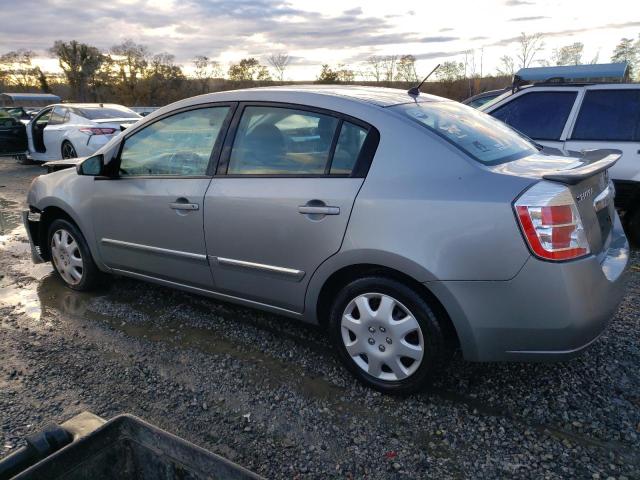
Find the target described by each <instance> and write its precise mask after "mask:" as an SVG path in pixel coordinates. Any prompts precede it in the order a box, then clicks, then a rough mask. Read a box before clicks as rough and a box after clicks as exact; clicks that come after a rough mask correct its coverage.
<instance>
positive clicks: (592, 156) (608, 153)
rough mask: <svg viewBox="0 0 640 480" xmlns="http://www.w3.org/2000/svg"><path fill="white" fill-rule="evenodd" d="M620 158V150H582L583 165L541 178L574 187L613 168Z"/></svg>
mask: <svg viewBox="0 0 640 480" xmlns="http://www.w3.org/2000/svg"><path fill="white" fill-rule="evenodd" d="M621 156H622V152H621V151H620V150H613V149H601V150H584V151H583V152H582V154H581V160H583V161H584V162H585V163H584V165H582V166H580V167H577V168H572V169H570V170H564V171H560V172H554V173H547V174H545V175H543V176H542V178H544V179H545V180H551V181H554V182H561V183H566V184H568V185H575V184H577V183H580V182H581V181H583V180H585V179H587V178H589V177H591V176H592V175H595V174H596V173H600V172H604V171H605V170H608V169H609V168H611V167H613V165H615V163H616V162H617V161H618V160H620V157H621Z"/></svg>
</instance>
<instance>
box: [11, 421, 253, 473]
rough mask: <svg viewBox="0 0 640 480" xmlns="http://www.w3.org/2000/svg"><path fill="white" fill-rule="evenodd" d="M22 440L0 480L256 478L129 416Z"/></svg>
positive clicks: (84, 423)
mask: <svg viewBox="0 0 640 480" xmlns="http://www.w3.org/2000/svg"><path fill="white" fill-rule="evenodd" d="M26 440H27V443H28V446H27V447H23V448H21V449H20V450H18V451H17V452H15V453H13V454H11V455H9V456H8V457H6V458H5V459H3V460H1V461H0V480H8V479H10V478H13V479H14V480H27V479H29V480H36V479H43V480H44V479H47V480H55V479H65V480H81V479H87V478H90V479H91V480H106V479H116V478H117V479H122V480H127V479H140V480H146V479H158V478H162V479H165V480H171V479H181V480H182V479H184V480H199V479H225V480H226V479H228V480H245V479H252V480H256V479H258V480H259V479H260V478H261V477H259V476H258V475H256V474H255V473H252V472H250V471H249V470H246V469H245V468H243V467H241V466H239V465H236V464H235V463H232V462H230V461H229V460H226V459H225V458H222V457H220V456H218V455H215V454H213V453H211V452H209V451H207V450H204V449H202V448H200V447H198V446H196V445H194V444H192V443H190V442H187V441H186V440H183V439H181V438H179V437H176V436H175V435H172V434H170V433H168V432H165V431H164V430H161V429H159V428H157V427H154V426H153V425H150V424H148V423H146V422H144V421H143V420H141V419H139V418H136V417H134V416H132V415H119V416H117V417H114V418H112V419H111V420H109V421H108V422H105V421H104V420H103V419H101V418H100V417H97V416H95V415H93V414H91V413H89V412H83V413H81V414H80V415H77V416H76V417H73V418H72V419H71V420H69V421H67V422H65V423H63V424H62V425H61V426H57V425H52V426H50V427H47V428H45V430H43V431H42V432H41V433H39V434H36V435H32V436H30V437H27V439H26ZM27 450H30V451H31V453H30V454H29V455H27V453H26V451H27ZM14 475H15V476H14Z"/></svg>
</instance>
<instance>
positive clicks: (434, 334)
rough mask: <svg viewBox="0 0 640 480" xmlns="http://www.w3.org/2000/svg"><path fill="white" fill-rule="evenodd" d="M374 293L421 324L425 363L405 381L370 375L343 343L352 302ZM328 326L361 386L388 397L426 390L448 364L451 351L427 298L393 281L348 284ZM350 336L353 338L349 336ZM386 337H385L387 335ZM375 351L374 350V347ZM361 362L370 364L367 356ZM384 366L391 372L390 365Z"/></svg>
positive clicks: (380, 278) (368, 279) (376, 279)
mask: <svg viewBox="0 0 640 480" xmlns="http://www.w3.org/2000/svg"><path fill="white" fill-rule="evenodd" d="M371 292H375V293H374V294H382V295H387V296H390V297H392V298H393V299H394V300H397V301H398V302H400V303H401V304H402V306H404V307H406V308H407V309H408V310H409V311H410V313H411V315H412V316H413V317H414V318H415V319H416V320H417V322H418V324H419V328H420V330H421V334H422V340H423V343H424V348H423V354H422V355H423V356H422V360H421V361H420V363H419V366H418V367H417V368H416V370H415V371H414V372H413V373H412V374H410V375H409V376H408V377H406V378H403V379H401V380H383V379H380V378H377V377H375V376H372V375H370V374H369V373H368V372H366V371H365V370H364V369H363V368H361V367H360V366H358V364H357V363H356V360H354V359H353V358H352V357H351V355H349V353H348V352H347V347H346V346H345V342H344V341H343V338H342V325H341V321H342V316H343V314H344V312H345V309H346V308H347V307H348V306H349V305H350V303H351V301H352V300H354V299H356V298H357V297H358V296H359V295H362V294H366V293H371ZM328 326H329V335H330V337H331V340H332V342H333V344H334V346H335V348H336V350H337V352H338V356H339V357H340V360H341V361H342V363H343V364H344V365H345V367H346V368H347V369H348V370H349V371H350V372H351V373H352V374H353V375H354V376H355V377H356V378H357V379H358V380H359V381H360V382H362V383H363V384H365V385H367V386H369V387H372V388H374V389H376V390H379V391H381V392H384V393H390V394H399V395H404V394H409V393H414V392H417V391H420V390H422V389H423V388H425V387H426V386H427V385H428V384H429V381H430V379H431V377H432V375H433V374H434V373H435V372H436V371H438V370H439V369H440V367H441V366H442V364H443V363H444V360H445V359H446V358H447V355H446V353H447V351H448V350H447V348H446V342H445V336H444V333H443V330H442V327H441V326H440V323H439V322H438V318H437V317H436V315H435V313H434V310H433V309H432V308H431V307H430V306H429V304H428V302H427V301H426V300H425V298H423V296H421V295H420V294H418V293H417V292H416V291H415V290H413V289H412V288H410V287H408V286H407V285H405V284H404V283H402V282H400V281H397V280H394V279H391V278H387V277H383V276H369V277H364V278H360V279H358V280H354V281H352V282H350V283H349V284H347V285H346V286H345V287H344V288H342V290H340V292H339V293H338V295H337V296H336V298H335V300H334V302H333V305H332V307H331V310H330V314H329V322H328ZM349 335H351V334H350V333H349ZM366 335H367V336H369V335H371V336H373V335H374V334H369V333H367V334H366ZM375 335H378V333H377V332H376V333H375ZM382 335H383V336H384V335H386V333H385V334H382ZM386 340H387V343H390V342H389V339H388V338H387V339H386ZM372 341H374V339H373V338H371V337H369V338H367V342H368V343H369V344H370V345H371V343H370V342H372ZM381 345H382V346H384V345H383V342H382V341H380V345H378V348H382V346H381ZM374 346H375V345H374ZM367 348H368V347H367ZM371 348H373V346H372V347H371ZM360 358H362V359H363V361H364V360H366V361H367V362H368V359H367V358H366V356H365V357H362V356H361V357H360ZM383 366H384V367H387V368H389V367H388V366H387V365H383Z"/></svg>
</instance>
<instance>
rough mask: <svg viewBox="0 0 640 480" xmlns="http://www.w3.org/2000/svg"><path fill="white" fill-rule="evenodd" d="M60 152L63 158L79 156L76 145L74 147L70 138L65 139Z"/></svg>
mask: <svg viewBox="0 0 640 480" xmlns="http://www.w3.org/2000/svg"><path fill="white" fill-rule="evenodd" d="M60 153H61V155H62V158H63V159H66V158H78V154H77V152H76V147H74V146H73V144H72V143H71V142H70V141H69V140H65V141H64V142H62V146H61V147H60Z"/></svg>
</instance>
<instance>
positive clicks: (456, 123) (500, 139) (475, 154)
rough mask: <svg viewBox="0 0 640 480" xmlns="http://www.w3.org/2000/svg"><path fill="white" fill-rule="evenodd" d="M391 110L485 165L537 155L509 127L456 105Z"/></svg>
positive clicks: (445, 103)
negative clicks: (400, 113)
mask: <svg viewBox="0 0 640 480" xmlns="http://www.w3.org/2000/svg"><path fill="white" fill-rule="evenodd" d="M392 108H394V109H397V110H400V111H401V112H402V113H403V114H404V115H406V116H407V117H409V118H410V119H411V120H413V121H415V122H417V123H419V124H420V125H422V126H424V127H426V128H428V129H429V130H431V131H432V132H434V133H436V134H437V135H439V136H441V137H442V138H444V139H445V140H447V141H449V142H451V143H452V144H454V145H455V146H456V147H458V148H459V149H461V150H462V151H464V152H466V153H468V154H469V155H470V156H471V157H472V158H474V159H475V160H477V161H479V162H482V163H484V164H487V165H495V164H498V163H503V162H508V161H511V160H516V159H518V158H522V157H525V156H527V155H531V154H532V153H537V149H536V148H535V147H534V146H533V144H531V143H530V142H529V141H527V140H526V139H524V138H523V137H522V136H520V135H518V134H517V133H516V132H514V131H513V130H512V129H511V128H509V126H507V125H505V124H504V123H502V122H501V121H499V120H496V119H494V118H492V117H490V116H489V115H487V114H485V113H480V112H478V111H477V110H474V109H473V108H471V107H467V106H466V105H462V104H460V103H457V102H448V101H443V102H421V103H412V104H404V105H397V106H395V107H392Z"/></svg>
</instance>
